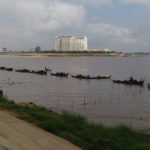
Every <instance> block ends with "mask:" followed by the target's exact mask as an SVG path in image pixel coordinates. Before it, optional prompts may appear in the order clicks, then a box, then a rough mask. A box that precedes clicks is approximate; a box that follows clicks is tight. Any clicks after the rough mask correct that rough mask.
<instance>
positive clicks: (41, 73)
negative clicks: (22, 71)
mask: <svg viewBox="0 0 150 150" xmlns="http://www.w3.org/2000/svg"><path fill="white" fill-rule="evenodd" d="M31 73H34V74H39V75H47V71H45V70H37V71H35V70H32V71H31Z"/></svg>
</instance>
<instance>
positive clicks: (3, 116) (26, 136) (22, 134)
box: [0, 112, 81, 150]
mask: <svg viewBox="0 0 150 150" xmlns="http://www.w3.org/2000/svg"><path fill="white" fill-rule="evenodd" d="M0 150H81V149H79V148H78V147H76V146H74V145H72V144H71V143H69V142H68V141H66V140H64V139H61V138H59V137H57V136H55V135H53V134H50V133H48V132H45V131H43V130H41V129H39V128H37V127H34V126H33V125H31V124H28V123H26V122H24V121H22V120H19V119H17V118H15V117H13V116H10V115H9V114H7V113H5V112H0Z"/></svg>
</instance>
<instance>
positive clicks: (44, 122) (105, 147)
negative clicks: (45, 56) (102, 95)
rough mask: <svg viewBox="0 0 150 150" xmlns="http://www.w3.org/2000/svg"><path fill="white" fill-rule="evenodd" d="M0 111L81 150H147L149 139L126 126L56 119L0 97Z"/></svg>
mask: <svg viewBox="0 0 150 150" xmlns="http://www.w3.org/2000/svg"><path fill="white" fill-rule="evenodd" d="M0 109H1V110H3V111H8V112H9V113H11V114H13V115H15V116H16V117H18V118H20V119H22V120H25V121H27V122H30V123H32V124H34V125H36V126H38V127H40V128H42V129H44V130H46V131H48V132H51V133H53V134H55V135H57V136H60V137H63V138H65V139H67V140H69V141H70V142H72V143H73V144H75V145H77V146H79V147H81V148H82V149H83V150H150V137H148V136H146V135H144V134H142V133H138V132H135V131H133V130H132V129H130V128H128V127H126V126H118V127H114V128H108V127H104V126H103V125H100V124H95V123H89V122H88V121H87V120H86V119H85V118H84V117H82V116H79V115H75V114H70V113H67V112H64V113H63V114H61V115H59V114H56V113H54V112H51V111H48V110H46V109H45V108H42V107H38V106H36V105H34V104H15V103H13V102H12V101H8V100H7V99H6V98H4V97H0Z"/></svg>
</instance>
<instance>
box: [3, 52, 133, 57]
mask: <svg viewBox="0 0 150 150" xmlns="http://www.w3.org/2000/svg"><path fill="white" fill-rule="evenodd" d="M0 55H8V56H51V57H63V56H72V57H79V56H123V57H126V56H131V55H128V54H124V53H117V52H112V53H93V52H83V53H77V52H67V53H66V52H41V53H40V52H39V53H36V52H5V53H0Z"/></svg>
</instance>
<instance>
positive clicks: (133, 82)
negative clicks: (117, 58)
mask: <svg viewBox="0 0 150 150" xmlns="http://www.w3.org/2000/svg"><path fill="white" fill-rule="evenodd" d="M0 70H6V71H14V70H15V72H21V73H32V74H39V75H47V73H48V72H50V74H51V75H52V76H57V77H68V76H69V75H70V76H71V77H72V78H76V79H87V80H91V79H110V78H111V75H105V76H100V75H97V76H90V75H82V74H69V73H65V72H51V69H49V68H46V67H45V69H44V70H29V69H25V68H23V69H14V68H10V67H0ZM113 83H118V84H127V85H140V86H143V85H144V80H142V79H141V80H136V79H134V78H133V77H132V76H131V77H130V78H129V79H127V80H113ZM147 87H148V88H149V89H150V83H148V84H147Z"/></svg>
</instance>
